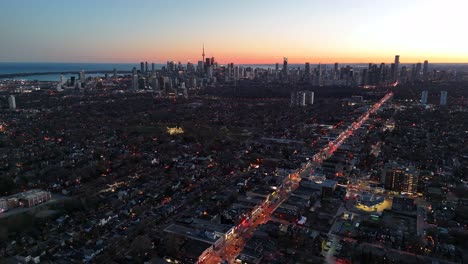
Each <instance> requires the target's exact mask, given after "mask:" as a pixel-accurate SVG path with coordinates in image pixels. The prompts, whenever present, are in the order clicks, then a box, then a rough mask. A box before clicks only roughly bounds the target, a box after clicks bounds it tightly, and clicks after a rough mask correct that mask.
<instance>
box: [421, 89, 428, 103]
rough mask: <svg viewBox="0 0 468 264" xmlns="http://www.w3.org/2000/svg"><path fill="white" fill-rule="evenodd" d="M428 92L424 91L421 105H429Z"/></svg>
mask: <svg viewBox="0 0 468 264" xmlns="http://www.w3.org/2000/svg"><path fill="white" fill-rule="evenodd" d="M427 94H428V92H427V91H422V93H421V104H427Z"/></svg>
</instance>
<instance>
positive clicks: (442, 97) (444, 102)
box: [440, 91, 447, 106]
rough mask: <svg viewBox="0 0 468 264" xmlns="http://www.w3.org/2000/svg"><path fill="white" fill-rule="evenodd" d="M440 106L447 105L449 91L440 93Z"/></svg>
mask: <svg viewBox="0 0 468 264" xmlns="http://www.w3.org/2000/svg"><path fill="white" fill-rule="evenodd" d="M440 105H441V106H446V105H447V91H442V92H440Z"/></svg>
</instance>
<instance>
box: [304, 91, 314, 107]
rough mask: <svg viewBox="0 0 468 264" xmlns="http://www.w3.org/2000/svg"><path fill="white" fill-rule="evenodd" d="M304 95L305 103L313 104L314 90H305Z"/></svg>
mask: <svg viewBox="0 0 468 264" xmlns="http://www.w3.org/2000/svg"><path fill="white" fill-rule="evenodd" d="M306 97H307V102H306V103H307V104H309V105H313V104H314V92H312V91H307V92H306Z"/></svg>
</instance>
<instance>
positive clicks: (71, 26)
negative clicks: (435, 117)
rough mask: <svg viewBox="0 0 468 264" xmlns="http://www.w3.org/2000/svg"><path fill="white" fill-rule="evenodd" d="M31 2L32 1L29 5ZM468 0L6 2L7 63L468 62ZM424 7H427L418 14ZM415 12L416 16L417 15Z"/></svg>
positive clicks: (0, 27)
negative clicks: (467, 15) (467, 25)
mask: <svg viewBox="0 0 468 264" xmlns="http://www.w3.org/2000/svg"><path fill="white" fill-rule="evenodd" d="M25 5H27V6H28V8H26V9H25V8H24V6H25ZM466 5H467V4H466V3H464V2H463V1H459V0H449V1H446V2H444V5H443V6H441V5H440V4H438V3H437V2H436V1H420V0H415V1H411V2H410V3H408V2H404V1H392V2H388V3H373V2H371V1H366V0H361V1H354V2H353V3H348V2H346V1H342V0H335V1H333V3H328V2H327V3H324V2H318V1H303V0H297V1H294V2H293V3H288V4H284V3H281V2H280V1H255V2H254V3H250V2H247V1H239V2H236V3H223V5H222V6H220V5H219V4H217V3H216V2H215V1H211V0H206V1H200V2H197V3H184V2H175V3H174V2H171V3H170V4H169V3H168V2H161V1H154V2H153V1H142V2H140V3H133V2H130V1H124V0H122V1H112V2H110V1H99V2H97V3H93V2H91V1H80V2H78V3H73V4H71V3H62V2H60V1H47V2H45V1H28V0H22V1H15V2H4V3H1V4H0V6H1V7H2V8H1V10H3V12H2V16H1V18H0V22H1V23H0V32H1V33H2V35H3V38H2V39H3V43H2V47H0V62H87V63H92V62H96V63H99V62H102V63H106V62H109V63H135V62H138V61H154V62H156V63H165V62H166V61H168V60H175V61H181V62H184V63H185V62H186V61H191V62H197V61H199V60H201V58H202V46H203V45H204V47H205V54H206V57H215V58H216V59H217V61H219V62H220V63H222V64H226V63H229V62H234V63H238V64H274V63H276V62H279V63H280V62H281V61H282V57H283V56H284V57H288V59H289V63H290V64H301V63H304V62H311V63H322V64H328V63H334V62H339V63H368V62H373V63H380V62H391V58H393V56H394V55H395V54H399V55H400V56H401V57H402V61H401V63H416V62H423V61H424V60H429V61H430V62H431V63H467V62H468V51H467V50H466V48H465V47H466V46H467V45H468V38H467V37H466V36H464V35H463V34H460V32H462V31H461V29H462V28H461V27H462V25H463V14H462V10H464V8H463V7H466ZM418 14H422V15H418ZM414 18H419V20H416V21H417V22H414Z"/></svg>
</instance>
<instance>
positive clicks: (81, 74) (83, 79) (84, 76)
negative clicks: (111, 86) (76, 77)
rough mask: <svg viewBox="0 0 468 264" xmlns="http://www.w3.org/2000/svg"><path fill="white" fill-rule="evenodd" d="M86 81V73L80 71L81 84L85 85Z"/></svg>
mask: <svg viewBox="0 0 468 264" xmlns="http://www.w3.org/2000/svg"><path fill="white" fill-rule="evenodd" d="M85 80H86V75H85V72H84V71H80V82H81V83H84V82H85Z"/></svg>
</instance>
